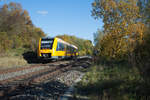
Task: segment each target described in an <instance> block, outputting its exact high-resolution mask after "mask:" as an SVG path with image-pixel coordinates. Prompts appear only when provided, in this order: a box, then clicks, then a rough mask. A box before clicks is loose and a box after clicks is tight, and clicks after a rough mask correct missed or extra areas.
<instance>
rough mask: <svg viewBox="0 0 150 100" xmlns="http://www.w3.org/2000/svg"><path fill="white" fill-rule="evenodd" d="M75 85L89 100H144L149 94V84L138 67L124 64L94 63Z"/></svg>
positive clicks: (80, 93) (79, 92)
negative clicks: (105, 64)
mask: <svg viewBox="0 0 150 100" xmlns="http://www.w3.org/2000/svg"><path fill="white" fill-rule="evenodd" d="M76 87H77V92H78V94H79V95H86V96H88V97H89V98H90V99H91V100H98V99H99V98H101V99H102V100H108V99H109V98H111V100H144V98H146V97H148V96H149V94H150V85H149V84H146V83H145V82H144V80H143V78H142V77H141V76H140V73H139V71H138V69H137V68H131V67H129V66H126V65H124V66H123V65H121V66H119V65H116V66H114V67H109V66H102V65H95V66H93V67H91V68H90V69H89V71H88V72H87V73H86V74H85V76H84V77H83V79H82V81H81V82H79V83H78V84H77V86H76ZM149 98H150V97H149Z"/></svg>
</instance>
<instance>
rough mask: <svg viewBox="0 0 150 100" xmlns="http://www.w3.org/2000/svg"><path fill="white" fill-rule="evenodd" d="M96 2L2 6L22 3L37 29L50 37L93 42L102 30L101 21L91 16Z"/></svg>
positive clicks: (28, 1) (33, 0) (57, 0)
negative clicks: (62, 36)
mask: <svg viewBox="0 0 150 100" xmlns="http://www.w3.org/2000/svg"><path fill="white" fill-rule="evenodd" d="M93 1H94V0H2V1H1V3H0V5H2V4H4V3H9V2H17V3H20V4H21V5H22V7H23V9H25V10H27V11H28V12H29V15H30V17H31V20H32V22H33V24H34V25H35V26H36V27H40V28H41V29H42V30H43V31H44V32H45V33H46V34H47V35H48V36H51V37H54V36H57V35H63V34H68V35H75V36H77V37H79V38H83V39H88V40H91V41H93V33H95V32H96V31H97V29H102V27H103V22H102V20H101V19H99V20H95V19H94V18H93V17H92V16H91V11H92V6H91V3H92V2H93Z"/></svg>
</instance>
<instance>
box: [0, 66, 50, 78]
mask: <svg viewBox="0 0 150 100" xmlns="http://www.w3.org/2000/svg"><path fill="white" fill-rule="evenodd" d="M45 68H49V66H41V67H34V68H29V69H25V70H21V71H17V72H11V73H4V74H0V81H2V80H6V79H9V78H13V77H17V76H21V75H25V74H28V73H31V72H36V71H39V70H42V69H45Z"/></svg>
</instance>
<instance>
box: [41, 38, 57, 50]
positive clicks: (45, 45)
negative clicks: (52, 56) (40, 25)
mask: <svg viewBox="0 0 150 100" xmlns="http://www.w3.org/2000/svg"><path fill="white" fill-rule="evenodd" d="M53 41H54V39H41V49H52V46H53Z"/></svg>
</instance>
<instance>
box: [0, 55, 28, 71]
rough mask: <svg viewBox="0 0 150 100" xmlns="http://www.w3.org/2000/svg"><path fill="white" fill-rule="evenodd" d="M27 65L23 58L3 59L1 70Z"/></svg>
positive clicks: (0, 64)
mask: <svg viewBox="0 0 150 100" xmlns="http://www.w3.org/2000/svg"><path fill="white" fill-rule="evenodd" d="M25 65H27V61H26V60H24V59H23V57H19V56H18V57H2V58H0V69H8V68H14V67H20V66H25Z"/></svg>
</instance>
